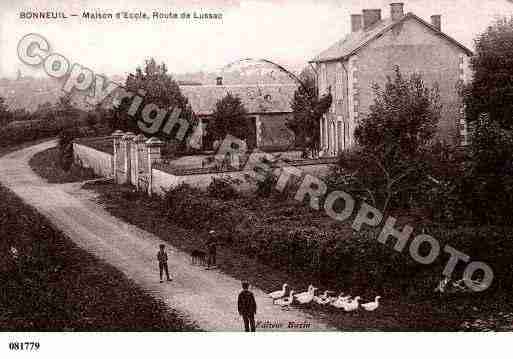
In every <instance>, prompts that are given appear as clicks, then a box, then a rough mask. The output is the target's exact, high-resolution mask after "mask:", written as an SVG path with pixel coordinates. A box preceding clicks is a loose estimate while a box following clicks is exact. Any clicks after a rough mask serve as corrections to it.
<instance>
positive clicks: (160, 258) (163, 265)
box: [157, 244, 171, 283]
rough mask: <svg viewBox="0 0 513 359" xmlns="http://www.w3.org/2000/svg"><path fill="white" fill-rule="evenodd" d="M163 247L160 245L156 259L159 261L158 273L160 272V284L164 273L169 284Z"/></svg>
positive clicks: (169, 279)
mask: <svg viewBox="0 0 513 359" xmlns="http://www.w3.org/2000/svg"><path fill="white" fill-rule="evenodd" d="M164 248H165V246H164V245H163V244H161V245H160V250H159V252H158V253H157V259H158V261H159V272H160V283H163V282H164V281H163V280H162V274H163V272H164V271H166V277H167V280H168V281H169V282H170V281H171V278H170V277H169V268H168V267H167V253H166V251H165V249H164Z"/></svg>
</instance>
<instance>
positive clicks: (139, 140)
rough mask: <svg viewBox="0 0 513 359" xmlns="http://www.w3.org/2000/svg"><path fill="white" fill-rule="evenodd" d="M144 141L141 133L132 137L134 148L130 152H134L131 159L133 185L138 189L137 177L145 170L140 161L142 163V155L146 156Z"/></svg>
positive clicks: (144, 138)
mask: <svg viewBox="0 0 513 359" xmlns="http://www.w3.org/2000/svg"><path fill="white" fill-rule="evenodd" d="M145 142H146V137H144V135H143V134H139V135H137V136H135V138H134V148H133V151H132V153H133V154H134V157H133V158H134V159H133V161H132V163H133V166H134V168H133V172H134V173H135V181H134V182H135V183H134V185H135V187H137V189H140V181H139V177H140V176H141V175H142V174H144V172H145V168H144V167H143V166H141V165H142V163H144V157H145V156H146V153H145V152H146V151H145V150H146V145H145Z"/></svg>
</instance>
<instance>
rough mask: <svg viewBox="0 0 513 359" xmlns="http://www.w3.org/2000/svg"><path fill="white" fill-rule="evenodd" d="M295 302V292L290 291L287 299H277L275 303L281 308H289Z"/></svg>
mask: <svg viewBox="0 0 513 359" xmlns="http://www.w3.org/2000/svg"><path fill="white" fill-rule="evenodd" d="M293 301H294V291H293V290H291V291H290V294H289V296H288V297H286V298H281V299H276V301H275V302H274V304H277V305H279V306H280V307H282V308H283V307H288V306H290V305H291V304H292V302H293Z"/></svg>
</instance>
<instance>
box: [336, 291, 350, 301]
mask: <svg viewBox="0 0 513 359" xmlns="http://www.w3.org/2000/svg"><path fill="white" fill-rule="evenodd" d="M349 299H351V296H350V295H345V293H344V292H342V293H340V294H339V295H338V297H337V300H341V301H343V302H347V301H348V300H349Z"/></svg>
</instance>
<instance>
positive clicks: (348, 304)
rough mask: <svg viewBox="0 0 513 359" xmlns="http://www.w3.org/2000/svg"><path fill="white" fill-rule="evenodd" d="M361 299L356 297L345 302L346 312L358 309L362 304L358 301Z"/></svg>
mask: <svg viewBox="0 0 513 359" xmlns="http://www.w3.org/2000/svg"><path fill="white" fill-rule="evenodd" d="M359 300H360V297H356V298H354V299H353V300H351V301H348V302H345V303H344V306H343V308H344V310H345V311H346V312H353V311H355V310H357V309H358V307H359V305H360V304H359V303H358V301H359Z"/></svg>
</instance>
